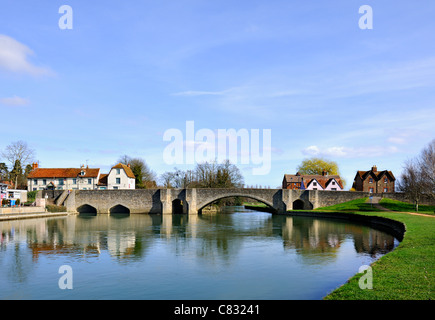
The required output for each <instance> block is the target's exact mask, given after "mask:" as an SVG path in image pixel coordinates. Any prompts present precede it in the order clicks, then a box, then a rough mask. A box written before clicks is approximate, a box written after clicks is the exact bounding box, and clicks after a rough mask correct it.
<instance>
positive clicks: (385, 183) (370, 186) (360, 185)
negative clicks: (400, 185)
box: [352, 166, 396, 193]
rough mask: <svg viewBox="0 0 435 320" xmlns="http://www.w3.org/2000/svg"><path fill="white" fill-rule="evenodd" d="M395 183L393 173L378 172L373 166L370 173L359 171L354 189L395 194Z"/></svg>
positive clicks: (386, 171)
mask: <svg viewBox="0 0 435 320" xmlns="http://www.w3.org/2000/svg"><path fill="white" fill-rule="evenodd" d="M395 181H396V178H395V177H394V175H393V173H392V172H391V171H388V170H383V171H378V168H377V167H376V166H373V167H372V169H371V170H369V171H357V173H356V175H355V178H354V182H353V185H352V188H354V189H355V191H364V192H369V193H392V192H395Z"/></svg>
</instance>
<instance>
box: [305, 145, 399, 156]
mask: <svg viewBox="0 0 435 320" xmlns="http://www.w3.org/2000/svg"><path fill="white" fill-rule="evenodd" d="M398 151H399V150H398V148H397V147H396V146H389V147H386V146H370V147H358V148H347V147H329V148H323V149H321V148H319V147H318V146H309V147H307V148H305V149H303V150H302V154H304V155H306V156H312V157H313V156H315V157H328V158H334V157H336V158H361V157H378V156H385V155H386V154H391V153H396V152H398Z"/></svg>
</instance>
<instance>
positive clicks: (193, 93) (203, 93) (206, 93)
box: [172, 90, 228, 97]
mask: <svg viewBox="0 0 435 320" xmlns="http://www.w3.org/2000/svg"><path fill="white" fill-rule="evenodd" d="M227 92H228V90H224V91H183V92H177V93H173V94H172V95H173V96H187V97H196V96H222V95H225V94H226V93H227Z"/></svg>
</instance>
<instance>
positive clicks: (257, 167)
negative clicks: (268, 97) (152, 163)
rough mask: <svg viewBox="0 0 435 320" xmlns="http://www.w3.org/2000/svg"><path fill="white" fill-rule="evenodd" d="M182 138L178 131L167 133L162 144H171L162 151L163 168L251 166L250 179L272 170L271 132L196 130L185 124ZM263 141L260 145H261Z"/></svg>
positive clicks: (256, 130) (268, 130) (189, 123)
mask: <svg viewBox="0 0 435 320" xmlns="http://www.w3.org/2000/svg"><path fill="white" fill-rule="evenodd" d="M185 129H186V130H185V134H184V133H183V132H182V131H181V130H180V129H175V128H172V129H168V130H166V131H165V133H164V134H163V141H169V142H170V143H169V144H168V145H167V146H166V147H165V149H164V151H163V161H164V162H165V163H166V164H170V165H172V164H195V163H202V162H206V161H214V160H217V161H218V162H222V161H224V160H229V161H230V162H231V163H233V164H242V165H250V166H252V174H253V175H266V174H268V173H269V172H270V169H271V161H272V159H271V151H272V132H271V129H263V130H262V139H261V137H260V136H261V135H260V129H250V130H248V129H239V130H237V131H236V130H235V129H218V130H211V129H206V128H203V129H199V130H198V131H196V132H195V124H194V121H186V128H185ZM260 140H262V141H260Z"/></svg>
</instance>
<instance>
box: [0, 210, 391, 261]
mask: <svg viewBox="0 0 435 320" xmlns="http://www.w3.org/2000/svg"><path fill="white" fill-rule="evenodd" d="M236 209H237V208H236ZM232 210H234V208H232ZM242 211H247V210H244V209H242ZM119 212H123V213H116V212H114V213H112V214H111V215H96V214H95V213H87V214H80V215H73V216H68V217H65V218H53V219H34V220H23V221H16V222H14V221H11V222H8V223H7V224H5V223H3V224H0V228H1V239H2V242H1V245H2V247H5V246H7V245H8V243H9V242H13V241H17V240H19V241H24V242H25V243H26V244H27V247H28V248H29V249H30V250H31V252H32V257H33V259H34V260H37V259H38V258H39V257H40V256H41V255H56V254H67V255H68V254H70V255H71V256H76V257H77V256H87V255H91V256H98V255H100V254H101V252H103V251H107V252H108V253H109V254H110V255H111V256H113V257H117V258H118V259H124V260H125V259H133V260H134V259H140V258H142V257H143V256H146V255H147V249H148V248H150V247H152V246H153V244H154V242H156V241H160V240H162V239H167V240H171V241H175V243H177V242H178V243H179V244H180V243H182V242H183V241H184V242H186V241H190V240H192V239H195V241H197V242H198V241H199V243H200V245H198V247H199V248H201V249H200V252H196V253H197V254H199V256H209V255H213V256H216V257H221V258H225V257H229V256H232V255H237V251H238V249H239V247H240V246H241V245H242V243H243V241H245V240H246V239H253V238H263V239H267V238H275V239H276V238H279V239H281V241H282V245H283V248H284V249H286V250H291V249H293V250H295V252H296V254H298V255H300V256H302V257H303V256H310V257H311V258H310V260H307V261H306V262H307V263H315V262H314V261H313V260H312V259H313V257H314V258H315V257H316V256H315V255H313V254H315V253H325V252H328V253H329V254H330V255H329V256H328V259H334V255H335V253H336V252H337V251H338V249H339V248H340V246H341V245H342V243H343V241H344V240H346V239H347V240H348V239H349V238H351V239H352V241H353V244H354V249H355V251H356V252H358V253H365V254H367V255H370V256H371V257H376V256H378V255H381V254H385V253H387V252H389V251H391V250H392V249H393V248H394V247H395V245H397V243H398V242H397V240H396V239H395V238H394V237H393V236H392V235H389V234H388V233H385V232H384V231H380V230H376V229H373V228H371V227H367V226H362V225H358V224H353V223H350V222H349V221H346V222H343V221H340V220H327V219H315V218H309V217H291V216H281V215H270V214H266V213H254V215H255V216H257V218H255V219H248V220H244V219H243V217H241V216H240V215H231V214H215V215H199V216H198V215H183V214H180V215H139V214H137V215H136V214H132V215H129V214H125V212H124V211H123V209H122V208H120V209H119ZM235 220H239V221H235ZM321 259H324V257H322V258H321Z"/></svg>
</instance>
